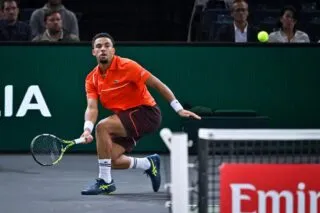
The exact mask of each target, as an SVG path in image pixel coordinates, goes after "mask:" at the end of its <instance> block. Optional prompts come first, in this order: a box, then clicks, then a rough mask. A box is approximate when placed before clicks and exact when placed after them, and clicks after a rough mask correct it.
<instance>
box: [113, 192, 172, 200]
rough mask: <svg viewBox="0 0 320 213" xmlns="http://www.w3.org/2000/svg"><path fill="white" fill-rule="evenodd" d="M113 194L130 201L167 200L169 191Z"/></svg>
mask: <svg viewBox="0 0 320 213" xmlns="http://www.w3.org/2000/svg"><path fill="white" fill-rule="evenodd" d="M111 196H113V197H116V198H119V199H122V200H128V201H137V202H139V201H141V202H144V201H155V202H156V201H161V202H163V201H167V200H168V193H166V192H147V193H140V192H137V193H115V194H111Z"/></svg>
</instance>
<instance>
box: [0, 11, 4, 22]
mask: <svg viewBox="0 0 320 213" xmlns="http://www.w3.org/2000/svg"><path fill="white" fill-rule="evenodd" d="M1 19H3V12H2V9H1V10H0V20H1Z"/></svg>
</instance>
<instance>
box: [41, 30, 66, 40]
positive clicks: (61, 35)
mask: <svg viewBox="0 0 320 213" xmlns="http://www.w3.org/2000/svg"><path fill="white" fill-rule="evenodd" d="M45 34H46V35H47V37H48V38H49V39H53V38H52V37H51V35H50V33H49V31H48V30H46V31H45ZM59 39H63V31H61V34H60V37H59ZM59 39H58V40H59ZM54 40H55V39H54Z"/></svg>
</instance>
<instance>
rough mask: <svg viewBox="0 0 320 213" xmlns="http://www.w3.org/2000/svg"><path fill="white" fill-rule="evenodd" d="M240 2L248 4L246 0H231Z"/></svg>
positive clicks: (234, 2)
mask: <svg viewBox="0 0 320 213" xmlns="http://www.w3.org/2000/svg"><path fill="white" fill-rule="evenodd" d="M242 2H244V3H246V4H248V2H247V1H246V0H233V1H232V4H236V3H242Z"/></svg>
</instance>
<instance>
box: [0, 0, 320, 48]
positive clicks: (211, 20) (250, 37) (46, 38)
mask: <svg viewBox="0 0 320 213" xmlns="http://www.w3.org/2000/svg"><path fill="white" fill-rule="evenodd" d="M43 1H44V2H43V3H44V5H43V7H41V8H37V9H34V10H33V11H32V12H31V13H30V17H29V18H28V20H27V21H26V20H19V17H20V16H19V13H20V11H21V8H20V7H19V2H18V0H0V2H1V11H0V41H33V42H58V41H63V42H78V41H80V40H83V39H81V38H80V32H79V31H81V30H82V29H81V28H80V29H79V20H78V18H77V15H76V14H75V12H73V11H71V10H69V9H67V8H66V7H65V6H64V5H63V2H61V0H43ZM45 1H47V2H45ZM196 2H198V3H199V2H201V3H200V5H201V6H202V7H201V9H200V10H199V11H200V12H199V11H198V13H197V15H196V16H194V13H193V14H192V15H190V16H191V18H190V19H192V23H193V24H192V25H190V26H189V27H192V28H194V29H195V30H194V29H192V30H189V33H190V32H191V33H193V34H195V35H193V36H191V37H192V39H190V40H192V41H213V42H241V43H243V42H259V41H258V39H257V34H258V32H259V31H267V32H268V33H269V42H281V43H285V42H292V43H310V42H318V40H319V39H320V37H319V36H320V35H319V33H318V31H317V29H320V17H318V16H317V15H318V13H317V11H318V10H317V8H316V6H315V5H316V2H311V3H310V2H309V3H308V4H307V3H306V4H299V5H302V6H304V7H302V8H297V7H296V5H295V6H283V7H282V8H272V9H270V8H268V6H265V7H264V6H261V5H258V6H257V5H254V6H251V2H250V0H249V1H246V0H197V1H196ZM256 2H257V1H256ZM195 5H196V4H195ZM306 5H311V6H310V7H308V6H306ZM108 10H112V8H108ZM301 11H302V12H305V11H307V12H306V13H301ZM193 12H194V11H193ZM106 13H108V11H107V10H106ZM301 14H302V16H303V15H304V16H305V17H306V16H308V15H309V16H310V17H309V22H307V23H303V24H302V25H301V24H300V25H299V21H300V20H301V19H300V18H301ZM310 14H311V15H310ZM299 15H300V16H299ZM319 15H320V13H319ZM119 16H123V14H120V13H119ZM195 17H196V18H195ZM197 17H198V18H197ZM127 18H128V21H129V19H131V17H130V16H128V17H127ZM173 19H177V18H173ZM108 21H109V20H108V19H106V20H105V22H108ZM94 24H95V23H92V25H94ZM301 26H304V27H305V28H304V29H306V30H304V29H301ZM309 26H312V27H313V28H312V27H309ZM139 30H140V29H137V31H139ZM141 30H143V29H141ZM171 30H172V29H171ZM173 30H175V29H173ZM176 30H177V32H178V31H179V29H178V28H177V29H176ZM106 31H108V32H109V33H111V34H112V31H113V29H112V27H108V29H106ZM128 31H132V29H128ZM94 33H98V32H94ZM128 33H129V32H128ZM147 33H148V31H146V34H147ZM186 37H187V35H186ZM189 37H190V36H189ZM128 40H130V39H128ZM131 40H132V41H134V40H135V38H133V39H131ZM151 40H157V39H151Z"/></svg>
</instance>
